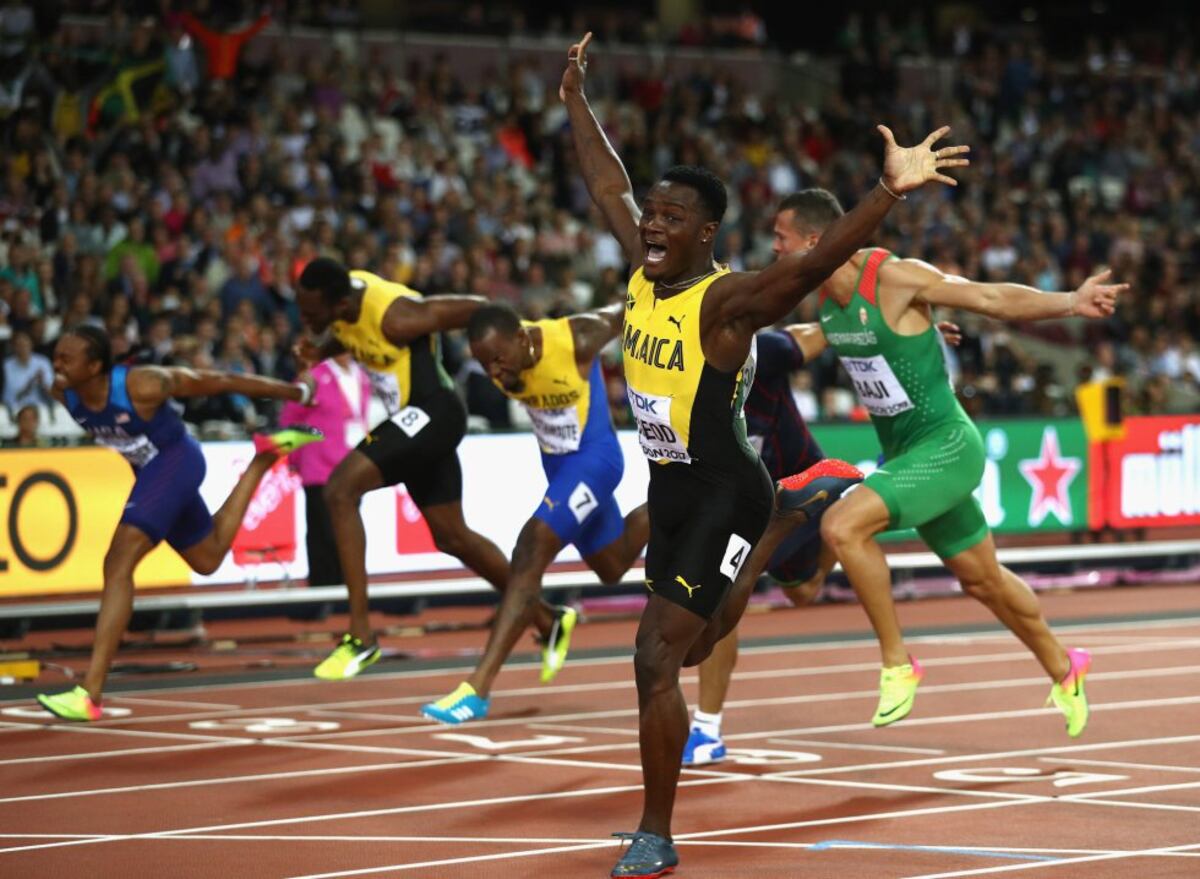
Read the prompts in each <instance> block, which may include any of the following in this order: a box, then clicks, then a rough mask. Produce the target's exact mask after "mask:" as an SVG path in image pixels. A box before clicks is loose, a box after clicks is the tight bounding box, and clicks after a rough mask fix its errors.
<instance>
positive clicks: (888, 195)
mask: <svg viewBox="0 0 1200 879" xmlns="http://www.w3.org/2000/svg"><path fill="white" fill-rule="evenodd" d="M877 127H878V130H879V132H880V134H882V135H883V138H884V143H885V147H884V159H883V176H881V177H880V179H879V185H878V186H876V187H875V188H874V189H873V190H871V192H869V193H868V194H867V195H866V196H865V197H864V198H863V199H862V200H861V201H859V203H858V204H857V205H855V207H854V210H852V211H850V212H848V213H846V214H845V215H843V216H842V217H839V218H838V219H837V220H836V221H835V222H834V223H832V224H831V225H830V226H829V228H828V229H826V230H825V232H824V234H822V235H821V238H820V240H819V241H818V242H817V244H816V246H815V247H813V249H812V250H809V251H806V252H804V253H798V254H793V255H791V256H784V257H781V258H780V259H777V260H776V261H775V262H773V263H772V264H771V265H769V266H767V267H766V268H765V269H763V270H762V271H759V272H741V273H736V274H731V275H727V276H725V277H724V278H721V279H720V280H718V281H717V282H716V283H715V284H713V286H712V289H711V290H710V292H709V296H714V295H715V296H716V297H718V298H719V306H720V308H721V312H720V319H721V323H722V324H725V325H729V324H740V325H742V326H743V327H744V328H748V329H752V330H753V329H757V328H759V327H765V326H770V325H771V324H773V323H776V322H777V321H779V320H781V319H782V318H783V317H784V316H785V315H787V314H788V312H790V311H791V310H792V309H793V308H795V307H796V304H797V303H799V302H800V300H801V299H803V298H804V297H805V296H807V295H808V294H809V293H811V292H812V291H813V290H815V289H816V288H817V287H818V286H819V285H820V284H821V282H823V281H824V280H825V279H826V278H828V277H829V276H830V275H831V274H833V272H834V271H835V270H836V269H837V268H839V267H840V266H841V265H842V263H844V262H845V261H846V260H848V259H849V258H850V257H851V256H853V255H854V252H855V251H856V250H858V249H859V248H860V247H862V246H863V245H864V244H866V242H867V240H868V239H869V238H870V237H871V233H872V232H874V231H875V227H876V226H878V225H879V223H880V221H881V220H882V219H883V218H884V216H885V215H886V214H887V212H888V211H889V210H891V208H892V205H893V204H895V203H896V201H897V200H899V199H901V198H903V195H904V193H906V192H908V191H910V190H913V189H917V188H919V187H920V186H923V185H924V184H925V183H927V182H929V181H931V180H936V181H938V182H939V183H945V184H947V185H949V186H956V185H957V182H956V181H955V180H954V179H953V178H952V177H947V176H946V175H945V174H942V173H940V170H939V169H942V168H957V167H962V166H965V165H968V164H969V160H967V159H959V158H954V157H955V156H959V155H962V154H964V153H966V152H967V151H968V150H969V149H970V147H965V146H954V147H943V148H941V149H937V150H935V149H934V148H933V144H934V143H935V142H936V141H938V140H940V139H941V138H943V137H945V136H946V134H948V133H949V131H950V129H949V127H943V128H939V129H938V130H937V131H934V132H932V133H931V134H930V135H929V136H928V137H926V138H925V140H923V141H922V142H921V143H919V144H917V145H916V146H914V147H901V146H898V145H897V144H896V140H895V138H894V137H893V136H892V132H891V131H890V130H889V129H888V128H886V127H885V126H883V125H880V126H877Z"/></svg>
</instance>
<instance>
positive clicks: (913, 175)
mask: <svg viewBox="0 0 1200 879" xmlns="http://www.w3.org/2000/svg"><path fill="white" fill-rule="evenodd" d="M876 129H877V130H878V131H879V133H880V134H882V135H883V142H884V150H883V178H882V180H883V185H884V186H885V187H887V188H888V189H889V190H890V191H891V192H892V193H894V194H895V195H897V196H901V195H903V194H904V193H906V192H908V191H910V190H913V189H917V188H919V187H921V186H923V185H925V184H926V183H928V182H929V181H930V180H936V181H938V182H939V183H945V184H946V185H948V186H957V185H958V181H957V180H955V179H954V178H953V177H947V176H946V175H945V174H943V173H941V172H942V171H943V170H944V169H946V168H965V167H966V166H967V165H969V164H971V160H970V159H959V158H955V157H956V156H963V155H966V154H967V153H969V152H970V151H971V148H970V147H969V146H949V147H942V148H940V149H934V147H933V145H934V144H935V143H937V142H938V141H939V140H941V139H942V138H943V137H945V136H946V135H947V134H949V133H950V126H949V125H946V126H943V127H941V128H939V129H938V130H937V131H935V132H933V133H932V134H930V135H929V136H928V137H927V138H925V139H924V140H923V141H921V142H920V143H919V144H917V145H916V146H914V147H902V146H900V145H898V144H897V143H896V138H895V136H894V135H893V134H892V130H891V129H890V128H888V127H887V126H886V125H877V126H876Z"/></svg>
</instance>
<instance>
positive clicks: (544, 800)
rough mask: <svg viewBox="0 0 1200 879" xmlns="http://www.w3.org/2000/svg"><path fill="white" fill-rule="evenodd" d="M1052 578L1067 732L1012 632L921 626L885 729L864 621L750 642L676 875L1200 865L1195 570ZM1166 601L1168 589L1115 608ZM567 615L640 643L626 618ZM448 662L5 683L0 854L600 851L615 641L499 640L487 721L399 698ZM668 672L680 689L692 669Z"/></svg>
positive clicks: (383, 855) (569, 871)
mask: <svg viewBox="0 0 1200 879" xmlns="http://www.w3.org/2000/svg"><path fill="white" fill-rule="evenodd" d="M1043 602H1044V605H1045V607H1046V609H1047V612H1048V614H1049V615H1050V616H1051V617H1052V618H1058V619H1067V618H1073V619H1079V618H1095V619H1096V622H1092V623H1088V624H1086V625H1081V626H1078V627H1073V628H1071V629H1065V630H1064V638H1065V640H1067V641H1069V642H1070V643H1071V644H1080V645H1083V646H1089V647H1091V648H1092V649H1093V651H1094V654H1095V662H1094V665H1093V673H1092V675H1091V677H1090V678H1089V680H1088V690H1089V694H1090V696H1091V699H1092V703H1093V707H1094V712H1093V716H1092V722H1091V725H1090V726H1089V727H1088V729H1087V731H1086V732H1085V734H1084V736H1083V737H1082V738H1080V739H1077V740H1071V739H1068V738H1067V736H1066V734H1065V732H1064V730H1063V724H1062V720H1061V718H1060V717H1059V716H1058V714H1057V713H1056V712H1054V711H1053V710H1051V709H1044V708H1042V707H1041V706H1042V700H1043V699H1044V698H1045V695H1046V692H1047V689H1048V686H1047V682H1046V681H1045V680H1044V679H1043V677H1042V675H1041V671H1040V669H1039V668H1038V667H1037V665H1036V663H1035V662H1034V661H1033V659H1032V658H1031V657H1030V656H1029V655H1028V654H1027V653H1026V652H1025V650H1024V649H1023V648H1022V647H1021V646H1020V645H1019V644H1017V643H1016V641H1015V640H1014V639H1013V638H1011V636H1009V635H1007V634H1003V635H999V634H997V635H993V634H986V635H979V634H975V635H945V636H937V637H927V638H921V639H913V647H914V649H915V652H916V653H917V655H918V656H919V657H920V659H921V661H922V662H923V664H924V665H925V666H926V668H927V675H926V678H925V682H924V684H923V685H922V688H921V692H920V694H919V696H918V699H917V705H916V708H915V710H914V712H913V714H912V716H911V717H910V718H909V719H907V720H905V721H903V722H902V723H900V724H897V725H896V726H895V727H892V728H888V729H884V730H875V729H872V728H871V727H870V725H869V723H867V719H868V718H869V716H870V714H871V710H872V708H873V706H874V701H875V689H874V685H875V675H876V672H875V669H876V665H877V663H878V656H877V653H876V650H875V648H874V646H873V644H872V643H870V642H863V641H860V640H851V639H849V638H847V639H845V640H834V641H832V642H830V643H825V644H813V643H807V644H793V645H789V646H783V647H758V648H754V649H750V650H747V651H745V652H744V653H743V655H742V658H741V661H740V664H739V666H738V672H737V676H736V678H735V680H734V685H733V688H732V690H731V693H730V702H729V704H728V705H727V708H726V714H725V717H726V720H725V732H726V736H727V743H728V744H729V746H730V747H731V749H735V750H734V751H733V759H731V760H729V761H727V762H725V763H722V764H720V765H718V766H715V767H711V768H709V769H706V770H693V771H685V772H684V773H683V778H682V785H681V788H680V795H679V800H678V804H677V807H676V821H675V833H676V838H677V841H678V844H679V851H680V856H681V859H682V863H681V866H680V869H679V871H678V875H680V876H684V877H696V879H700V877H739V879H740V877H780V879H782V877H794V876H805V877H823V876H829V877H839V879H840V877H860V876H870V877H872V879H886V877H933V876H938V877H942V876H947V877H948V876H976V875H991V874H992V873H1019V874H1025V873H1029V872H1034V871H1036V873H1037V874H1045V875H1046V876H1047V877H1060V876H1061V877H1081V876H1087V877H1121V879H1129V877H1138V879H1141V877H1195V876H1200V723H1198V722H1197V721H1198V720H1200V694H1198V693H1197V692H1196V689H1195V687H1194V685H1193V684H1192V683H1189V682H1194V681H1195V680H1197V676H1198V673H1200V590H1197V589H1196V588H1194V587H1174V588H1138V589H1127V590H1104V591H1095V592H1084V593H1076V594H1071V595H1049V596H1043ZM1164 611H1169V612H1173V613H1174V618H1172V619H1168V620H1165V621H1160V622H1153V623H1144V622H1143V623H1134V622H1122V621H1119V620H1118V619H1117V617H1118V616H1120V615H1122V614H1132V613H1156V612H1164ZM471 613H474V614H476V615H479V614H480V613H481V612H480V611H478V610H475V611H472V612H471ZM901 615H902V618H903V620H904V622H905V624H906V625H907V626H909V627H912V628H917V627H932V626H948V625H954V624H959V623H961V624H963V625H967V624H975V623H978V622H982V621H984V620H986V619H987V615H986V613H985V612H983V611H982V610H981V609H980V608H979V607H978V606H976V605H975V604H973V603H971V602H969V601H968V600H966V599H953V600H941V601H923V602H919V603H912V604H906V605H903V606H902V608H901ZM1104 617H1108V619H1102V618H1104ZM261 624H262V623H261V622H260V623H258V624H257V625H261ZM239 625H243V626H244V625H245V624H239ZM328 626H329V624H325V627H326V628H328ZM864 626H865V623H864V621H863V618H862V616H861V611H859V610H858V609H857V608H854V607H845V606H823V607H817V608H812V609H808V610H804V611H798V612H788V613H770V614H763V615H755V616H751V617H748V618H747V621H746V623H745V624H744V626H743V633H742V634H743V638H744V639H754V638H761V637H766V636H773V635H779V634H783V633H788V632H803V633H805V634H807V635H814V634H820V633H839V634H840V633H846V634H850V633H855V632H861V631H862V629H863V628H864ZM578 638H579V640H578V641H577V642H576V644H577V646H578V647H580V648H584V649H586V648H587V647H600V646H605V645H611V644H628V643H629V642H630V641H631V640H632V625H631V624H629V623H627V622H626V623H621V624H614V623H608V624H600V625H594V626H586V627H583V628H581V629H580V631H579V636H578ZM402 640H403V639H396V640H395V641H393V642H392V644H391V646H409V647H411V644H409V645H405V644H403V643H402ZM481 641H482V634H481V633H479V632H471V633H461V632H459V633H447V634H441V635H428V636H425V637H424V638H423V639H422V645H423V647H424V648H425V649H427V650H431V651H434V652H437V651H441V652H443V653H453V652H454V651H456V650H457V649H459V648H460V647H462V646H465V645H466V644H472V645H474V646H478V645H479V644H480V643H481ZM122 658H123V659H125V658H127V657H124V656H123V657H122ZM392 668H402V666H392ZM462 676H463V672H462V670H461V669H457V670H452V671H427V670H426V671H413V670H409V671H404V670H399V671H389V672H387V673H385V674H371V675H367V676H364V677H362V678H360V679H357V680H354V681H348V682H345V683H340V684H328V683H321V682H318V681H315V680H314V681H305V682H300V683H297V682H271V683H262V684H230V685H222V686H212V687H207V688H204V689H193V688H188V687H186V686H182V685H181V686H180V687H178V688H174V689H170V690H163V689H156V690H149V689H148V690H145V691H141V692H133V693H130V692H125V693H119V694H116V695H114V696H112V697H111V698H110V699H109V701H108V703H107V706H106V707H108V708H110V709H126V710H128V711H129V714H128V715H124V716H119V717H112V718H111V719H106V720H104V721H102V722H100V723H98V724H93V725H90V726H71V725H66V724H60V723H47V722H46V721H45V720H43V719H42V717H40V716H38V715H37V714H36V713H35V712H32V711H30V710H29V709H30V708H31V703H28V702H21V703H12V702H10V703H4V711H3V713H2V714H0V722H2V723H0V778H2V779H3V785H2V786H0V875H3V876H53V875H68V874H75V875H79V874H80V871H81V870H82V871H83V875H88V876H122V877H127V876H129V875H131V874H133V875H140V876H172V877H204V879H208V877H221V879H229V877H240V876H253V877H264V879H265V877H276V876H279V877H284V876H326V875H328V876H356V875H368V876H391V875H401V876H423V877H451V876H454V877H458V876H464V875H471V874H474V875H478V876H481V877H526V876H533V875H550V876H583V877H587V876H594V877H600V876H607V875H608V870H609V869H610V868H611V866H612V864H613V862H614V861H615V859H616V857H617V847H616V843H615V842H614V841H611V840H609V839H607V836H608V834H609V832H611V831H614V830H631V829H633V827H634V824H635V822H636V820H637V816H638V813H639V811H640V805H641V788H640V783H641V774H640V769H639V766H638V752H637V712H636V703H635V694H634V689H633V684H632V680H631V670H630V667H629V660H628V658H618V659H591V660H580V661H575V662H572V663H569V664H568V667H567V669H566V670H565V671H564V672H563V673H562V674H561V675H560V677H559V678H558V680H557V681H555V683H554V684H552V685H550V686H546V687H540V686H538V685H537V683H536V672H535V670H534V669H533V668H532V667H531V666H528V665H525V666H514V667H513V668H511V669H508V670H506V671H505V673H504V675H503V676H502V677H501V680H500V686H501V687H502V689H501V690H499V691H497V692H496V693H494V694H493V705H492V712H493V714H492V719H490V720H488V721H486V722H483V723H479V724H475V725H469V726H467V727H461V728H446V727H439V726H436V725H432V724H429V723H426V722H423V721H422V720H421V719H420V718H418V717H417V716H416V709H417V707H418V706H419V704H420V703H422V702H424V701H427V700H428V699H429V698H431V697H436V696H439V695H442V694H444V693H445V692H447V691H448V690H449V689H450V688H451V687H452V686H453V685H454V684H455V683H456V682H457V681H458V680H460V679H461V678H462ZM684 686H685V692H686V694H687V695H688V697H689V699H694V697H695V682H694V678H693V677H688V678H687V679H686V681H685V685H684ZM14 709H16V711H15V713H14Z"/></svg>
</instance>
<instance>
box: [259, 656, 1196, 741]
mask: <svg viewBox="0 0 1200 879" xmlns="http://www.w3.org/2000/svg"><path fill="white" fill-rule="evenodd" d="M1198 673H1200V665H1195V666H1182V667H1171V668H1165V669H1153V668H1151V669H1137V670H1135V671H1129V672H1106V673H1093V674H1091V675H1089V676H1088V679H1089V680H1091V681H1102V680H1131V679H1141V678H1158V677H1164V676H1168V675H1189V676H1191V675H1196V674H1198ZM1045 684H1046V681H1045V679H1043V678H1041V677H1037V678H1010V679H1007V680H999V681H987V682H986V686H987V687H988V688H989V689H1014V688H1020V687H1029V686H1037V685H1045ZM625 686H626V687H628V684H626V685H625ZM981 686H982V684H981V683H980V682H978V681H974V682H967V683H961V684H930V685H926V686H924V687H922V688H921V693H922V694H923V695H926V696H929V695H937V694H945V693H962V692H975V691H978V690H979V688H980V687H981ZM878 698H879V693H878V691H877V690H844V691H840V692H833V693H814V694H806V695H799V696H779V697H775V698H771V699H731V700H729V701H727V702H726V703H725V707H724V711H725V712H727V713H729V712H733V711H740V710H743V709H747V710H758V709H761V708H763V707H766V706H778V705H812V704H819V703H826V702H846V701H848V700H851V699H863V700H866V701H869V702H871V703H874V701H875V700H877V699H878ZM1197 698H1198V697H1191V696H1185V697H1174V698H1173V699H1162V700H1143V701H1142V702H1139V703H1132V702H1129V703H1101V704H1100V705H1096V706H1093V710H1097V711H1098V710H1112V706H1113V705H1114V704H1116V705H1129V706H1134V707H1151V706H1153V705H1156V704H1160V705H1186V704H1191V702H1193V701H1196V699H1197ZM631 701H632V699H631ZM279 712H286V709H278V710H277V711H276V713H279ZM1056 713H1057V711H1056V709H1053V708H1036V709H1025V710H1023V711H1021V712H983V713H979V714H970V715H959V716H958V718H959V719H957V720H954V721H947V720H945V719H942V718H933V719H929V718H912V717H909V718H906V719H905V720H904V723H905V725H907V726H915V725H918V724H922V723H946V722H967V721H970V720H983V719H996V718H1001V717H1032V716H1036V715H1039V714H1046V715H1054V714H1056ZM637 714H638V710H637V708H636V706H635V707H631V708H613V709H606V710H603V711H581V712H573V713H570V714H548V715H544V716H540V717H538V718H537V721H538V722H539V723H560V722H563V721H579V720H608V719H613V718H621V717H629V718H633V717H637ZM529 722H530V718H529V717H524V716H522V717H504V718H497V719H495V720H483V721H478V722H476V723H474V724H472V726H473V727H474V728H475V729H477V730H480V731H485V730H492V729H499V728H501V727H507V726H526V725H528V724H529ZM871 728H872V727H871V725H870V724H869V723H865V722H864V723H853V724H838V725H835V726H826V727H800V728H798V729H795V730H786V731H776V732H775V733H773V734H775V735H781V734H782V735H790V734H792V733H794V732H795V733H801V734H803V733H814V732H845V731H847V730H857V729H871ZM444 729H445V727H444V726H443V725H442V724H440V723H427V724H424V725H421V726H409V727H404V728H403V729H394V730H390V729H389V730H386V732H387V733H388V734H389V735H413V734H418V733H426V732H437V731H440V730H444ZM380 732H381V731H380V730H379V729H357V730H346V731H343V732H330V733H302V734H301V735H298V736H293V737H292V738H296V739H301V740H308V741H331V740H335V739H352V738H361V737H364V736H373V735H379V734H380ZM762 737H763V735H762V734H761V733H741V734H738V735H733V736H726V737H725V740H726V741H727V742H728V741H731V740H735V739H739V738H762Z"/></svg>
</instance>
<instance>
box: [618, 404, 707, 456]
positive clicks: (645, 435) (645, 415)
mask: <svg viewBox="0 0 1200 879" xmlns="http://www.w3.org/2000/svg"><path fill="white" fill-rule="evenodd" d="M629 405H630V407H631V408H632V409H633V417H634V418H635V419H637V425H638V442H640V443H641V446H642V452H643V454H645V456H646V457H647V458H649V459H650V460H651V461H679V462H681V463H683V464H690V463H691V462H692V456H691V455H689V454H688V450H687V445H686V444H685V443H684V442H683V440H682V439H681V438H680V437H679V435H678V434H677V433H676V432H675V428H674V427H672V426H671V398H670V397H660V396H657V395H656V394H643V393H641V392H639V391H635V390H634V389H633V388H632V387H631V388H629Z"/></svg>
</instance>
